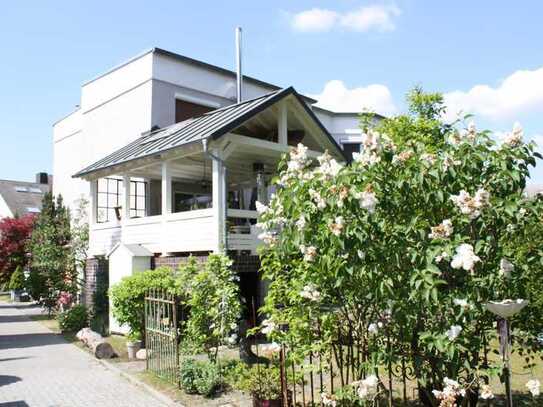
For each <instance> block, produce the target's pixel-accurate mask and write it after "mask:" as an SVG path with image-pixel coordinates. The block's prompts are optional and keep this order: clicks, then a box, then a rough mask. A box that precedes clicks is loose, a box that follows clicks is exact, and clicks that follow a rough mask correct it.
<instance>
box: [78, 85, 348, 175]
mask: <svg viewBox="0 0 543 407" xmlns="http://www.w3.org/2000/svg"><path fill="white" fill-rule="evenodd" d="M289 95H294V96H295V97H296V98H297V99H298V101H299V102H300V104H301V105H302V106H303V107H304V109H305V111H306V112H307V113H308V114H309V116H310V117H311V118H312V119H313V120H314V121H315V123H316V124H317V125H318V126H319V127H320V129H321V130H322V131H323V133H324V134H325V135H326V137H327V138H328V139H329V140H330V142H331V143H332V144H333V145H334V146H335V147H336V148H337V150H338V151H339V152H340V154H342V155H343V151H342V149H341V148H340V147H339V146H338V144H337V143H336V141H335V140H334V138H333V137H332V136H331V135H330V133H329V132H328V130H326V128H325V127H324V126H323V125H322V123H321V122H320V121H319V119H318V118H317V117H316V116H315V114H314V113H313V111H312V110H311V109H310V108H309V107H308V106H307V104H306V103H305V102H304V101H303V99H302V96H300V95H299V94H298V93H297V92H296V90H294V88H293V87H289V88H286V89H281V90H277V91H274V92H271V93H268V94H266V95H263V96H260V97H258V98H255V99H251V100H247V101H243V102H241V103H237V104H233V105H230V106H226V107H223V108H220V109H216V110H213V111H211V112H208V113H206V114H204V115H202V116H199V117H195V118H191V119H187V120H185V121H182V122H180V123H176V124H174V125H172V126H169V127H166V128H163V129H160V130H156V131H153V132H151V133H148V134H146V135H143V136H142V137H140V138H138V139H136V140H135V141H133V142H131V143H130V144H128V145H126V146H124V147H122V148H121V149H119V150H117V151H115V152H114V153H112V154H110V155H108V156H107V157H105V158H103V159H101V160H99V161H97V162H95V163H94V164H91V165H89V166H88V167H86V168H84V169H83V170H81V171H79V172H78V173H76V174H75V175H74V177H83V176H85V175H88V174H91V173H93V172H96V171H99V170H103V169H106V168H110V167H114V166H117V165H119V164H124V163H127V162H129V161H132V160H136V159H141V158H144V157H151V156H154V155H158V154H161V153H164V152H166V151H169V150H172V149H175V148H178V147H181V146H183V145H188V144H191V143H196V142H201V141H202V140H207V139H217V138H219V137H221V136H223V135H225V134H227V133H228V132H230V131H232V130H234V129H235V128H237V127H239V126H240V125H241V124H243V123H244V122H246V121H247V120H249V119H250V118H251V117H253V116H255V115H256V114H258V113H260V112H262V111H263V110H264V109H266V108H268V107H269V106H271V105H273V104H274V103H276V102H278V101H279V100H281V99H283V98H285V97H287V96H289Z"/></svg>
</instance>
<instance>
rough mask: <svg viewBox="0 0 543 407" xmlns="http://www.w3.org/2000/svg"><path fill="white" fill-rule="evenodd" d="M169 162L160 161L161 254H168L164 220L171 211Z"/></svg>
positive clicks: (165, 255) (165, 220)
mask: <svg viewBox="0 0 543 407" xmlns="http://www.w3.org/2000/svg"><path fill="white" fill-rule="evenodd" d="M171 170H172V169H171V163H170V162H169V161H164V162H163V163H162V191H161V193H162V203H161V205H162V237H161V238H162V256H163V257H167V256H169V255H170V253H169V252H168V234H167V233H166V227H167V225H166V222H167V218H168V216H169V215H171V213H172V173H171Z"/></svg>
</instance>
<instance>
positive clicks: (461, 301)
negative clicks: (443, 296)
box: [453, 298, 470, 310]
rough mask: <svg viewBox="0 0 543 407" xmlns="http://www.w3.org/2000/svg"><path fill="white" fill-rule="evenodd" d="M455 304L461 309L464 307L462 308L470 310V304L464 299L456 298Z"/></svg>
mask: <svg viewBox="0 0 543 407" xmlns="http://www.w3.org/2000/svg"><path fill="white" fill-rule="evenodd" d="M453 304H454V305H458V306H459V307H462V308H464V309H466V310H467V309H469V308H470V305H469V303H468V302H467V301H466V300H464V299H462V298H455V299H454V300H453Z"/></svg>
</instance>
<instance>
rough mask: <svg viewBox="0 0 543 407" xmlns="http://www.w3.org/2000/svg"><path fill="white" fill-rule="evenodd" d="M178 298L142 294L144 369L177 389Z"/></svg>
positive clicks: (153, 292)
mask: <svg viewBox="0 0 543 407" xmlns="http://www.w3.org/2000/svg"><path fill="white" fill-rule="evenodd" d="M178 307H179V302H178V299H177V298H176V297H175V296H174V295H172V294H169V293H167V292H165V291H164V290H159V289H151V290H149V291H148V292H147V293H146V295H145V347H146V349H147V370H148V371H150V372H151V373H153V374H155V375H156V376H158V377H160V378H162V379H164V380H166V381H168V382H170V383H172V384H174V385H176V386H179V330H178V326H177V324H178V320H177V313H178Z"/></svg>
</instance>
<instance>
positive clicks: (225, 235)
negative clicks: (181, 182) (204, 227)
mask: <svg viewBox="0 0 543 407" xmlns="http://www.w3.org/2000/svg"><path fill="white" fill-rule="evenodd" d="M202 146H203V148H204V155H205V156H206V157H208V158H210V159H211V160H213V161H216V162H218V163H220V164H221V167H222V170H223V177H222V182H223V188H222V190H223V191H222V196H221V201H222V202H221V204H222V207H223V211H224V213H223V217H224V222H223V228H222V234H223V242H224V252H225V254H226V252H227V251H228V233H226V219H227V214H228V208H227V206H228V204H227V201H228V199H227V196H228V191H227V184H226V163H225V162H224V160H222V159H221V158H219V157H217V156H216V155H215V154H213V153H212V152H210V151H209V150H208V148H207V147H208V146H207V139H203V140H202Z"/></svg>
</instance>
